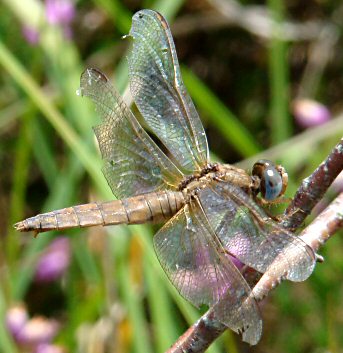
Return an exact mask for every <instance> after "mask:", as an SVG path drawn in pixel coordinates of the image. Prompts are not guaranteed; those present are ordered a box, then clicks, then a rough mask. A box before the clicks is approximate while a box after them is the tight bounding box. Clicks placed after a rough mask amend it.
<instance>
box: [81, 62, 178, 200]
mask: <svg viewBox="0 0 343 353" xmlns="http://www.w3.org/2000/svg"><path fill="white" fill-rule="evenodd" d="M80 93H81V94H82V95H84V96H87V97H90V98H91V99H92V101H93V102H94V103H95V105H96V108H97V111H98V112H99V114H100V115H101V117H102V120H103V122H102V124H100V125H98V126H96V127H94V132H95V135H96V137H97V139H98V142H99V147H100V150H101V154H102V158H103V159H104V167H103V173H104V175H105V177H106V179H107V182H108V184H109V185H110V187H111V189H112V192H113V193H114V195H115V196H117V197H118V198H124V197H129V196H134V195H137V194H143V193H147V192H152V191H157V190H160V189H162V188H167V187H170V188H172V187H174V188H176V186H177V185H178V183H179V182H180V180H181V179H182V177H183V175H182V173H181V172H180V171H179V169H178V168H177V167H176V166H175V165H174V164H173V163H172V162H171V161H170V159H169V158H167V157H166V155H165V154H164V153H163V152H162V151H161V150H160V148H159V147H158V146H157V145H156V144H155V143H154V141H153V140H152V139H151V138H150V136H149V135H148V134H147V133H146V132H145V131H144V130H143V128H142V127H141V126H140V124H139V122H138V121H137V119H136V118H135V116H134V115H133V114H132V112H131V111H130V109H129V108H128V107H127V106H126V104H125V103H124V102H123V100H122V98H121V97H120V95H119V94H118V93H117V92H116V91H115V90H114V88H113V87H112V85H111V84H110V82H109V80H108V79H107V77H106V76H105V75H104V74H103V73H101V72H100V71H98V70H96V69H86V70H85V71H84V73H83V74H82V75H81V83H80Z"/></svg>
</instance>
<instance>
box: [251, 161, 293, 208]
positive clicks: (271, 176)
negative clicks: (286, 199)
mask: <svg viewBox="0 0 343 353" xmlns="http://www.w3.org/2000/svg"><path fill="white" fill-rule="evenodd" d="M252 175H253V176H256V177H258V178H259V179H260V188H259V191H260V193H261V195H262V197H263V198H264V199H265V200H266V201H267V202H273V201H275V200H276V199H278V198H279V197H281V196H282V195H283V194H284V193H285V191H286V188H287V184H288V174H287V172H286V170H285V168H283V167H282V166H280V165H276V164H274V163H273V162H271V161H269V160H267V159H260V160H259V161H257V162H256V163H255V164H254V166H253V170H252Z"/></svg>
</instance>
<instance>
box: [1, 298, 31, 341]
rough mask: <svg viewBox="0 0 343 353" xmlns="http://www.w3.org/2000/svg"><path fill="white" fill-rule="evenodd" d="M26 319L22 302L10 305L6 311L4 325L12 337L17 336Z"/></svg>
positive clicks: (26, 315)
mask: <svg viewBox="0 0 343 353" xmlns="http://www.w3.org/2000/svg"><path fill="white" fill-rule="evenodd" d="M28 319H29V318H28V314H27V311H26V308H25V306H24V305H23V304H17V305H15V306H12V307H11V308H10V309H9V310H8V311H7V313H6V326H7V328H8V330H9V332H10V333H11V334H12V336H13V337H14V338H16V337H18V335H19V333H20V331H21V330H22V329H23V327H24V326H25V324H26V323H27V321H28Z"/></svg>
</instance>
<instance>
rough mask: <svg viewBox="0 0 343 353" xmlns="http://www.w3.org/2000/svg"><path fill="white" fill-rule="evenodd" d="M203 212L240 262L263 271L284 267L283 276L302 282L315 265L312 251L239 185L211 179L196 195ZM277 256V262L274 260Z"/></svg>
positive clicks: (224, 243) (221, 239)
mask: <svg viewBox="0 0 343 353" xmlns="http://www.w3.org/2000/svg"><path fill="white" fill-rule="evenodd" d="M199 199H200V200H201V204H202V206H203V208H204V210H205V213H206V215H207V217H208V219H209V221H210V223H211V225H212V227H213V228H214V229H215V232H216V234H217V235H218V237H219V239H220V241H221V242H222V244H223V246H224V247H225V249H227V250H228V251H229V253H231V254H232V255H234V256H236V257H237V258H238V259H239V260H240V261H242V262H243V263H245V264H247V265H249V266H250V267H252V268H254V269H256V270H257V271H259V272H262V273H264V272H266V271H267V270H269V269H270V266H271V265H272V264H273V266H272V268H271V270H272V269H273V268H275V273H278V271H277V268H276V267H274V266H276V263H277V266H278V268H284V269H285V273H284V277H285V278H287V279H288V280H291V281H303V280H305V279H306V278H308V277H309V276H310V274H311V273H312V271H313V269H314V266H315V256H314V252H313V250H312V249H311V248H310V247H309V246H308V245H307V244H306V243H304V242H303V241H302V240H301V239H299V238H298V237H296V236H294V235H293V234H292V233H291V232H289V231H287V230H286V229H284V228H282V227H281V226H279V225H278V224H277V223H276V222H274V221H273V220H272V219H271V218H270V217H268V216H267V215H266V214H265V212H264V211H263V210H262V209H261V208H260V207H259V206H258V205H257V204H256V203H255V202H254V201H253V200H252V199H251V198H250V197H249V196H248V195H247V194H246V193H245V192H244V191H243V190H241V189H240V188H238V187H236V186H234V185H232V184H230V183H224V182H214V183H213V185H212V186H211V187H210V188H208V189H204V190H202V191H201V192H200V194H199ZM276 258H277V261H276V262H274V260H275V259H276Z"/></svg>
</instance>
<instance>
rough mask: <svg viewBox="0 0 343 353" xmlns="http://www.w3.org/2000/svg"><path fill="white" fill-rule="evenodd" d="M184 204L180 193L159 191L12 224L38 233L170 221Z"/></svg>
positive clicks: (19, 228) (92, 204) (66, 209)
mask: <svg viewBox="0 0 343 353" xmlns="http://www.w3.org/2000/svg"><path fill="white" fill-rule="evenodd" d="M184 203H185V201H184V197H183V194H182V192H179V191H175V192H174V191H162V192H156V193H150V194H144V195H138V196H134V197H130V198H127V199H123V200H114V201H109V202H104V203H88V204H85V205H79V206H73V207H67V208H63V209H61V210H57V211H52V212H47V213H43V214H39V215H37V216H35V217H31V218H27V219H25V220H24V221H21V222H19V223H17V224H15V228H16V229H17V230H19V231H22V232H27V231H35V232H37V233H40V232H46V231H49V230H63V229H68V228H75V227H91V226H97V225H103V226H105V225H114V224H141V223H146V222H153V223H160V222H163V221H165V220H167V219H169V218H171V217H172V216H173V215H174V214H175V213H176V212H177V211H178V210H180V209H181V207H182V206H183V205H184Z"/></svg>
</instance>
